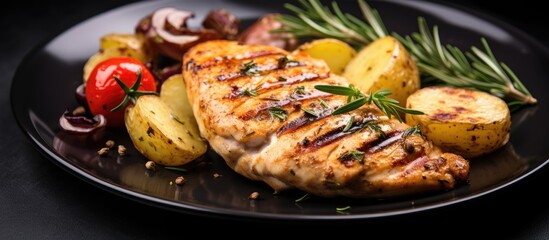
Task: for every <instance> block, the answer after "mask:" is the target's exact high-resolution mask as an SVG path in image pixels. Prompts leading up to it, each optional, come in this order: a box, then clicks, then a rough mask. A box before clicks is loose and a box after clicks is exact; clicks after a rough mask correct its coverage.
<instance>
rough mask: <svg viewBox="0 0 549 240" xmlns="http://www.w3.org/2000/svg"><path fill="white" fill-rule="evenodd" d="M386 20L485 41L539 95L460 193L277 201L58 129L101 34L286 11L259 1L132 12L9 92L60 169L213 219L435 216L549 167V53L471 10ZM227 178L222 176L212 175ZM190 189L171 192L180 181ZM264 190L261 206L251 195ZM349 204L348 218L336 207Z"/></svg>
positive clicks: (59, 41) (21, 71)
mask: <svg viewBox="0 0 549 240" xmlns="http://www.w3.org/2000/svg"><path fill="white" fill-rule="evenodd" d="M340 5H341V6H342V8H343V9H344V10H345V11H349V12H352V13H355V14H357V12H356V11H357V7H356V2H355V1H344V2H340ZM371 5H373V6H374V7H375V8H377V9H378V10H379V12H380V13H381V15H382V17H383V19H384V21H385V23H386V25H387V27H388V28H389V29H391V30H393V31H396V32H398V33H401V34H406V33H409V32H411V31H416V28H417V25H416V18H417V16H420V15H421V16H425V17H426V18H427V20H428V22H429V23H431V24H437V25H439V26H440V29H441V31H442V32H441V36H442V39H443V41H445V42H448V43H452V44H455V45H457V46H459V47H461V48H462V49H466V48H468V47H470V46H471V45H477V46H478V45H479V44H480V42H479V38H480V37H481V36H485V37H486V38H487V39H488V41H489V42H490V43H491V46H492V50H493V51H494V52H495V54H496V56H497V57H498V58H499V59H500V60H502V61H503V62H505V63H507V64H508V65H509V66H511V68H512V69H514V70H515V72H516V74H517V75H518V76H519V77H521V79H522V80H523V82H524V84H525V85H526V86H527V87H528V88H529V89H530V90H531V91H532V94H533V95H534V96H536V97H537V99H538V100H539V104H538V105H536V106H531V107H527V108H523V109H522V110H520V111H518V112H516V113H514V114H513V116H512V121H513V125H512V129H511V141H510V142H509V144H507V145H506V146H505V147H503V148H502V149H500V150H498V151H497V152H495V153H493V154H490V155H489V156H486V157H483V158H480V159H475V160H473V161H472V162H471V174H470V182H469V184H467V185H462V186H460V187H458V188H457V189H455V190H452V191H448V192H438V193H431V194H425V195H416V196H408V197H406V198H397V199H375V200H372V199H370V200H358V199H344V198H336V199H320V198H312V199H309V200H307V201H305V202H302V203H299V204H296V203H295V202H294V201H295V200H296V199H297V198H299V197H301V196H302V195H303V193H302V192H297V191H288V192H283V193H279V194H273V191H272V189H270V188H269V187H268V186H267V185H265V184H263V183H260V182H252V181H250V180H247V179H245V178H244V177H241V176H240V175H237V174H236V173H234V172H232V170H230V169H229V168H227V166H226V165H225V163H224V162H223V161H222V159H221V158H220V157H219V156H218V155H216V154H215V153H214V152H212V151H209V152H208V153H207V154H206V155H205V157H204V158H203V159H201V160H199V161H196V162H194V163H192V164H190V165H189V166H186V167H187V168H188V169H189V170H190V171H189V172H188V173H179V172H175V171H170V170H158V171H156V172H154V173H150V172H147V171H146V170H145V169H144V162H145V159H144V158H143V157H142V156H140V155H139V154H138V153H137V152H136V150H135V149H133V148H131V147H130V146H131V142H130V141H129V138H128V137H127V134H126V133H125V132H124V130H123V129H122V130H120V131H113V132H108V133H107V134H106V135H105V136H98V137H97V138H93V137H78V136H74V135H70V134H66V133H63V132H60V131H59V127H58V118H59V116H60V115H61V114H62V113H63V111H64V110H65V109H67V108H74V107H75V106H77V103H76V100H75V97H74V90H75V88H76V87H77V86H78V85H79V84H80V83H81V81H82V80H81V76H82V66H83V65H84V63H85V61H86V59H87V58H88V57H89V56H91V55H92V54H93V53H94V52H95V51H97V49H98V43H99V38H100V37H101V35H103V34H106V33H110V32H118V33H131V32H133V28H134V26H135V24H136V23H137V21H138V20H139V19H140V18H141V17H142V16H145V15H146V14H148V13H150V12H151V11H153V10H155V9H157V8H160V7H163V6H173V7H177V8H181V9H187V10H192V11H194V12H195V13H196V16H197V20H195V21H193V22H192V24H191V25H192V26H197V25H198V24H199V22H200V20H198V19H201V17H202V16H204V14H205V13H206V12H207V11H208V10H209V9H211V8H214V7H215V8H219V7H224V8H227V9H229V10H230V11H232V12H234V13H235V14H236V15H237V16H239V17H240V18H242V19H243V20H244V22H245V23H251V22H252V21H254V20H255V19H256V18H257V17H259V16H261V15H262V14H264V13H268V12H282V11H283V8H282V6H281V3H279V2H278V1H269V3H262V4H255V2H253V1H207V2H205V1H201V0H191V1H183V2H182V1H177V0H170V1H154V2H142V3H137V4H131V5H128V6H125V7H122V8H118V9H115V10H112V11H109V12H106V13H104V14H101V15H99V16H97V17H94V18H92V19H89V20H87V21H85V22H83V23H81V24H79V25H77V26H75V27H73V28H71V29H68V30H67V31H65V32H63V33H62V34H60V35H58V36H57V37H55V38H54V39H52V40H51V41H49V42H46V43H45V44H43V45H41V46H38V47H37V48H36V49H35V50H34V51H33V52H32V53H31V54H29V55H28V56H27V57H26V59H25V60H24V61H23V63H22V64H21V65H20V66H19V68H18V69H17V72H16V75H15V79H14V81H13V85H12V89H11V99H12V108H13V112H14V114H15V117H16V118H17V120H18V122H19V125H20V126H21V128H22V130H23V131H24V132H25V133H26V134H27V135H28V136H29V137H30V139H31V140H32V142H33V143H34V144H35V146H36V147H37V148H38V149H39V151H40V152H42V153H44V154H45V155H46V156H48V157H49V158H50V159H51V160H53V162H54V163H56V164H58V165H59V166H61V167H62V168H64V169H66V170H68V171H69V172H70V173H73V174H74V175H76V176H77V177H79V178H81V179H84V180H86V181H88V182H90V183H92V184H94V185H96V186H99V187H101V188H103V189H106V190H108V191H110V192H113V193H115V194H119V195H122V196H124V197H128V198H130V199H133V200H137V201H140V202H144V203H147V204H151V205H155V206H160V207H163V208H168V209H171V210H176V211H182V212H186V213H192V214H200V215H207V216H221V217H229V216H238V217H242V218H256V219H309V220H322V219H324V220H326V219H364V218H374V217H381V216H392V215H399V214H406V213H412V212H417V211H424V210H429V209H435V208H439V207H443V206H447V205H450V204H455V203H458V202H462V201H466V200H470V199H473V198H476V197H479V196H482V195H484V194H487V193H490V192H493V191H495V190H498V189H501V188H503V187H506V186H509V185H510V184H512V183H515V182H517V181H519V180H521V179H523V178H524V177H526V176H528V175H530V174H532V173H534V172H536V171H537V170H539V169H541V168H542V167H543V166H544V165H546V163H547V162H548V157H549V148H547V146H546V145H547V144H545V143H543V142H538V141H536V140H534V139H540V138H543V137H545V136H549V128H547V127H545V125H544V123H547V122H549V108H548V107H549V106H548V103H547V100H548V99H547V98H548V97H547V95H546V94H543V92H542V91H544V90H547V89H549V82H547V81H546V80H547V79H549V72H548V68H547V67H546V66H548V65H549V52H548V50H547V49H545V48H544V47H543V46H542V45H540V44H539V43H538V42H536V41H534V40H533V39H532V38H531V37H529V36H527V35H526V34H524V33H523V32H521V31H519V30H517V29H515V28H513V27H511V26H509V25H507V24H505V23H502V22H500V21H498V20H497V19H492V18H490V17H488V16H483V15H481V14H478V13H474V12H471V11H469V10H465V9H456V8H453V7H448V6H444V5H439V4H436V3H429V2H419V1H402V2H377V1H375V2H373V1H372V2H371ZM107 139H114V140H115V141H117V142H118V143H121V144H124V145H125V146H128V147H129V150H130V156H128V157H124V158H116V155H115V154H114V155H113V156H112V157H107V158H99V157H98V156H97V153H96V151H97V149H99V147H100V146H101V145H103V144H104V142H105V141H106V140H107ZM214 173H218V174H221V177H219V178H214V177H213V174H214ZM179 175H184V176H185V177H186V178H187V179H188V181H187V183H186V184H185V185H184V186H182V187H178V186H176V185H175V184H173V185H171V184H170V182H171V181H173V180H174V179H175V178H176V177H177V176H179ZM254 191H257V192H259V193H260V195H261V200H258V201H251V200H249V199H248V195H249V194H250V193H252V192H254ZM348 205H350V206H351V207H352V210H351V211H350V212H349V213H348V214H341V213H338V212H336V207H344V206H348Z"/></svg>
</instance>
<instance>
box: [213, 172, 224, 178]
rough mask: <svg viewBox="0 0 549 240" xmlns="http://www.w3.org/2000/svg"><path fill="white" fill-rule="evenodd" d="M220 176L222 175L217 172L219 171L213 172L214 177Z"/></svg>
mask: <svg viewBox="0 0 549 240" xmlns="http://www.w3.org/2000/svg"><path fill="white" fill-rule="evenodd" d="M221 176H222V175H221V174H219V173H214V174H213V177H214V178H220V177H221Z"/></svg>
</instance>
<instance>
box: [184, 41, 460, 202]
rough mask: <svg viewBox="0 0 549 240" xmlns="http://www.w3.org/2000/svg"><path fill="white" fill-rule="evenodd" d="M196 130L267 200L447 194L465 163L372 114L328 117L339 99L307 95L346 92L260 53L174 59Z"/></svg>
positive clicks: (323, 68) (319, 65)
mask: <svg viewBox="0 0 549 240" xmlns="http://www.w3.org/2000/svg"><path fill="white" fill-rule="evenodd" d="M183 74H184V78H185V82H186V86H187V92H188V97H189V100H190V102H191V105H192V108H193V112H194V115H195V117H196V120H197V122H198V125H199V129H200V132H201V134H202V135H203V137H204V138H206V139H207V140H208V141H209V143H210V146H211V147H212V148H213V150H215V151H216V152H217V153H218V154H219V155H221V156H222V157H223V159H224V160H225V161H226V163H227V164H228V165H229V166H230V167H231V168H232V169H234V170H235V171H236V172H238V173H239V174H241V175H243V176H246V177H247V178H250V179H253V180H258V181H264V182H265V183H267V184H268V185H269V186H271V187H272V188H273V189H274V190H275V191H276V192H280V191H283V190H285V189H289V188H298V189H301V190H303V191H306V192H309V193H311V194H314V195H318V196H324V197H334V196H347V197H357V198H365V197H387V196H395V195H403V194H409V193H417V192H425V191H433V190H441V189H451V188H453V187H454V186H455V184H456V183H457V182H459V181H463V180H466V179H467V177H468V173H469V163H468V161H467V160H465V159H463V158H462V157H461V156H458V155H455V154H451V153H442V152H441V151H440V150H439V149H437V148H436V147H434V146H433V145H432V143H431V142H429V141H428V140H426V139H425V138H424V137H423V136H422V135H421V134H403V133H404V132H406V130H407V129H409V128H410V126H408V125H406V124H404V123H401V122H399V121H398V120H396V119H389V118H387V117H386V116H385V115H384V114H383V113H382V112H381V111H380V110H379V109H378V108H377V107H376V106H374V105H365V106H362V107H361V108H359V109H357V110H354V111H352V112H349V113H346V114H340V115H332V112H333V111H334V110H335V109H337V108H338V107H340V106H342V105H344V104H346V103H347V98H346V97H344V96H338V95H331V94H328V93H324V92H320V91H317V90H315V89H314V86H315V85H318V84H322V85H341V86H348V85H349V83H348V82H347V80H346V79H344V78H342V77H340V76H337V75H334V74H332V73H331V72H330V69H329V68H328V66H327V65H326V64H325V63H324V62H323V61H320V60H315V59H313V58H311V57H309V56H307V55H292V54H290V53H288V52H286V51H284V50H282V49H278V48H275V47H270V46H263V45H239V44H238V43H236V42H232V41H221V40H220V41H208V42H205V43H202V44H199V45H197V46H195V47H193V48H192V49H190V50H189V51H188V52H187V53H186V54H185V55H184V57H183Z"/></svg>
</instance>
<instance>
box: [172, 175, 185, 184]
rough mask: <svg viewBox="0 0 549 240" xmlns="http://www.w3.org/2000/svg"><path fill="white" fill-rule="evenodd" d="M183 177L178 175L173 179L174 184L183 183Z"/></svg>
mask: <svg viewBox="0 0 549 240" xmlns="http://www.w3.org/2000/svg"><path fill="white" fill-rule="evenodd" d="M185 181H186V180H185V178H184V177H183V176H179V177H177V178H176V179H175V184H177V185H183V183H185Z"/></svg>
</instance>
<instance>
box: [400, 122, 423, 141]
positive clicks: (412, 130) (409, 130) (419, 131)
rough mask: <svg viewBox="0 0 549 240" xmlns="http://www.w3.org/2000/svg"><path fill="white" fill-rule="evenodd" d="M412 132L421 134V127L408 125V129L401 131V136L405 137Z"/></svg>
mask: <svg viewBox="0 0 549 240" xmlns="http://www.w3.org/2000/svg"><path fill="white" fill-rule="evenodd" d="M412 134H419V135H420V136H423V134H422V133H421V129H420V128H419V125H415V126H413V127H410V128H408V129H406V130H405V131H404V132H403V133H402V138H405V137H408V136H410V135H412Z"/></svg>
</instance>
